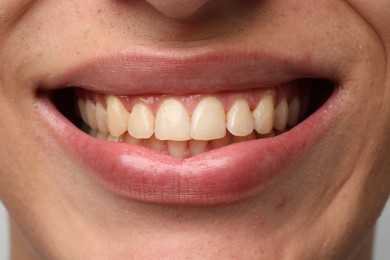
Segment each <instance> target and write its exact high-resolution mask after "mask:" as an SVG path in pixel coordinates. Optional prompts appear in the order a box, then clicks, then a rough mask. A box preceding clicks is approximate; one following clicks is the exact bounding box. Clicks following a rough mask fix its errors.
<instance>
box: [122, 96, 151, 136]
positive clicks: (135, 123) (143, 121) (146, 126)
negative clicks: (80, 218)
mask: <svg viewBox="0 0 390 260" xmlns="http://www.w3.org/2000/svg"><path fill="white" fill-rule="evenodd" d="M128 131H129V134H130V135H131V136H133V137H136V138H144V139H147V138H149V137H151V136H152V135H153V133H154V116H153V114H152V112H151V111H150V110H149V108H148V107H147V106H146V105H145V104H142V103H138V104H136V105H135V106H134V107H133V110H132V111H131V113H130V117H129V126H128Z"/></svg>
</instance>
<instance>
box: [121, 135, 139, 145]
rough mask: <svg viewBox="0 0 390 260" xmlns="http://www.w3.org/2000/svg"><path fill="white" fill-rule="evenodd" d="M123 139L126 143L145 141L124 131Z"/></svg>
mask: <svg viewBox="0 0 390 260" xmlns="http://www.w3.org/2000/svg"><path fill="white" fill-rule="evenodd" d="M122 139H123V140H124V141H125V142H126V143H130V144H141V143H142V141H143V140H142V139H138V138H135V137H133V136H131V135H129V134H128V133H124V134H123V136H122Z"/></svg>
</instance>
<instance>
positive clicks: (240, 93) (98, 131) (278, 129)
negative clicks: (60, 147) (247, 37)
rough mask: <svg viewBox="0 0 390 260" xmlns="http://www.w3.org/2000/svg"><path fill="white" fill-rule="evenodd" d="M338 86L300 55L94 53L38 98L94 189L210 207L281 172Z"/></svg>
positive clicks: (320, 126)
mask: <svg viewBox="0 0 390 260" xmlns="http://www.w3.org/2000/svg"><path fill="white" fill-rule="evenodd" d="M321 73H322V74H321ZM338 90H339V87H338V86H337V83H336V82H334V81H333V80H331V79H330V78H328V77H327V75H326V73H324V72H323V71H321V69H318V68H316V67H315V66H310V64H308V63H306V62H304V61H302V59H301V57H295V58H294V57H293V58H291V57H278V56H277V55H276V56H275V55H268V54H263V55H259V54H258V53H250V54H248V53H239V52H237V51H236V52H233V54H226V52H223V53H222V52H221V53H219V52H216V51H209V52H207V53H201V54H199V53H196V52H193V54H191V55H190V54H188V55H181V56H180V55H176V54H175V53H173V54H172V53H168V54H167V52H162V53H156V52H152V53H148V54H145V53H143V52H142V53H136V54H134V53H132V54H126V55H117V56H115V57H108V58H107V57H105V58H99V59H95V60H93V61H92V62H90V63H87V64H83V65H82V66H76V67H75V68H73V69H72V70H71V71H70V72H68V73H65V74H64V75H61V76H59V77H54V78H53V79H51V80H50V81H49V82H45V83H44V84H43V85H42V87H41V89H40V92H39V94H40V98H41V100H42V104H43V106H42V108H43V109H42V110H41V111H42V112H43V115H44V117H45V118H47V119H48V122H49V125H50V126H51V127H52V128H53V130H54V132H55V133H56V135H57V136H58V139H59V141H60V142H62V143H63V144H64V146H65V147H66V149H67V150H68V151H70V152H71V153H73V154H74V155H75V160H78V161H81V163H82V164H83V165H84V166H87V168H88V169H89V171H90V172H91V173H92V175H93V176H95V177H97V178H96V179H97V180H99V181H100V182H101V183H102V184H103V186H105V187H108V188H109V189H111V190H112V191H114V192H116V193H119V194H122V195H124V196H126V197H129V198H131V199H135V200H141V201H148V202H155V203H173V204H215V203H228V202H233V201H237V200H240V199H244V198H246V197H248V196H251V195H253V194H256V193H258V192H261V191H262V190H264V189H265V188H266V187H267V186H269V185H270V184H271V183H272V182H273V181H274V180H276V179H277V178H279V177H281V176H282V175H283V173H284V172H285V171H286V169H287V168H288V167H290V166H291V164H293V163H294V161H296V160H298V159H299V158H300V157H301V156H302V155H303V153H304V151H305V150H306V149H307V147H309V146H311V145H313V144H314V143H315V142H316V140H317V139H318V138H319V137H320V136H321V135H322V134H323V133H324V132H325V131H326V129H328V128H329V127H330V126H331V121H332V120H331V118H332V115H334V114H335V108H336V107H337V106H336V103H337V102H338V99H337V98H335V97H337V96H338V93H339V91H338ZM70 102H74V103H75V107H76V108H75V109H69V107H70V106H69V103H70ZM53 115H54V116H53Z"/></svg>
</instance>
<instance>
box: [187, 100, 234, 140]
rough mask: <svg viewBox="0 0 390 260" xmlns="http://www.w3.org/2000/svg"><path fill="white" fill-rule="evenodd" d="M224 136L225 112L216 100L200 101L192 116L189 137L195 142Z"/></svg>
mask: <svg viewBox="0 0 390 260" xmlns="http://www.w3.org/2000/svg"><path fill="white" fill-rule="evenodd" d="M225 134H226V122H225V110H224V108H223V106H222V104H221V102H219V101H218V100H217V99H216V98H214V97H206V98H204V99H202V100H201V101H200V102H199V104H198V105H197V107H196V108H195V110H194V113H193V114H192V122H191V137H192V138H193V139H196V140H213V139H219V138H223V137H224V136H225Z"/></svg>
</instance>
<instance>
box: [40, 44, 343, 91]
mask: <svg viewBox="0 0 390 260" xmlns="http://www.w3.org/2000/svg"><path fill="white" fill-rule="evenodd" d="M312 55H313V54H312V53H310V52H308V51H304V52H302V53H301V54H298V55H297V54H295V56H293V55H286V54H280V53H275V52H267V51H264V50H261V49H257V50H252V51H249V50H246V51H243V50H240V48H237V47H234V48H230V49H229V48H190V49H180V48H178V49H168V50H166V49H158V50H155V49H149V48H141V47H140V48H134V49H133V50H127V49H126V50H122V51H119V52H116V53H115V54H109V55H101V56H94V57H93V58H91V59H89V60H88V61H86V62H80V63H78V64H75V65H74V66H72V67H71V68H70V69H67V70H65V73H62V74H61V75H54V76H51V77H50V78H49V79H48V80H47V81H46V82H44V83H43V85H42V86H41V87H42V88H43V89H56V88H64V87H80V88H84V89H86V90H89V91H92V92H97V93H106V94H118V95H121V94H122V95H129V94H131V95H141V94H142V95H145V94H171V95H185V94H196V93H216V92H223V91H234V90H236V91H237V90H248V89H253V88H263V87H267V88H270V87H275V86H278V85H282V84H284V83H286V82H289V81H292V80H295V79H298V78H304V77H306V78H309V77H311V78H328V79H330V78H331V77H334V75H335V74H334V73H333V72H332V71H331V69H330V66H326V65H325V64H318V63H316V62H315V60H314V59H312Z"/></svg>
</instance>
